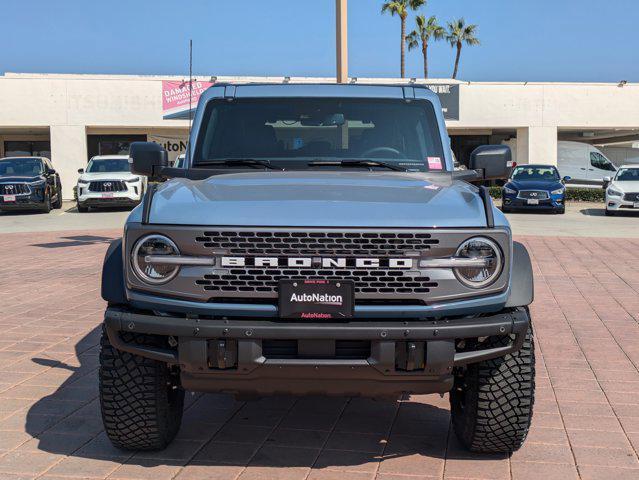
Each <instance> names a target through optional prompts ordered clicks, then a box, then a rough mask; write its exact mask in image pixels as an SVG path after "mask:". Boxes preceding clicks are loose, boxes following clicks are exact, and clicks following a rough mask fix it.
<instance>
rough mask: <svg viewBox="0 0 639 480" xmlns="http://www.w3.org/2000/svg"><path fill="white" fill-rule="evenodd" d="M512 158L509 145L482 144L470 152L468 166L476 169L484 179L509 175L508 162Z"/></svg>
mask: <svg viewBox="0 0 639 480" xmlns="http://www.w3.org/2000/svg"><path fill="white" fill-rule="evenodd" d="M511 160H512V154H511V152H510V147H509V146H507V145H482V146H481V147H477V148H476V149H475V150H473V153H471V154H470V163H469V165H468V168H470V169H471V170H476V171H477V173H478V174H479V175H480V177H481V178H482V179H484V180H494V179H499V178H506V177H508V163H509V162H510V161H511Z"/></svg>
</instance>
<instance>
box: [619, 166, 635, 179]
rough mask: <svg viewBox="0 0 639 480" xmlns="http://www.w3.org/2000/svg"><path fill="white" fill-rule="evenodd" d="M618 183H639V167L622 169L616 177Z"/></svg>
mask: <svg viewBox="0 0 639 480" xmlns="http://www.w3.org/2000/svg"><path fill="white" fill-rule="evenodd" d="M615 181H617V182H639V167H637V168H621V169H619V171H618V172H617V176H616V177H615Z"/></svg>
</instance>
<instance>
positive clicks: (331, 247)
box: [195, 230, 439, 256]
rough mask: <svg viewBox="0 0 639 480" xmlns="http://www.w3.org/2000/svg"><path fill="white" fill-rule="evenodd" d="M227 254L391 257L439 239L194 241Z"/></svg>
mask: <svg viewBox="0 0 639 480" xmlns="http://www.w3.org/2000/svg"><path fill="white" fill-rule="evenodd" d="M195 241H196V242H198V243H200V244H202V245H204V246H205V247H207V248H213V249H216V250H225V251H226V252H227V253H228V254H230V255H241V256H261V255H276V256H286V255H289V256H290V255H331V256H362V255H371V256H373V255H375V256H379V255H382V256H385V255H388V256H392V255H404V254H405V253H406V252H411V251H424V250H429V249H430V248H431V246H433V245H437V244H438V243H439V240H437V239H435V238H432V236H431V235H430V234H429V233H408V232H407V233H402V232H398V233H374V232H269V231H257V232H245V231H232V230H230V231H219V232H204V234H203V235H202V236H199V237H197V238H196V239H195Z"/></svg>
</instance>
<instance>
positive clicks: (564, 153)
mask: <svg viewBox="0 0 639 480" xmlns="http://www.w3.org/2000/svg"><path fill="white" fill-rule="evenodd" d="M557 168H558V169H559V172H560V174H561V176H562V177H565V176H568V177H570V178H571V180H570V183H571V184H576V185H594V186H597V187H600V186H602V185H603V183H604V177H614V176H615V172H616V171H617V167H615V166H614V165H613V164H612V162H611V161H610V160H608V158H607V157H606V156H605V155H604V154H603V153H601V150H599V149H598V148H596V147H593V146H592V145H590V144H588V143H581V142H565V141H560V142H557Z"/></svg>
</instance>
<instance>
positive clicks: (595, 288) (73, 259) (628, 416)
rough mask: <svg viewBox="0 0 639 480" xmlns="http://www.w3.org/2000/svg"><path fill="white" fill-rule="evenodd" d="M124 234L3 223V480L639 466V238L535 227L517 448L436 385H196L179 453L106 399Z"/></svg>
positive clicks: (616, 471)
mask: <svg viewBox="0 0 639 480" xmlns="http://www.w3.org/2000/svg"><path fill="white" fill-rule="evenodd" d="M116 235H118V232H115V231H108V232H101V233H97V234H96V233H92V234H91V235H88V234H86V233H76V234H74V233H69V232H65V233H58V234H55V233H46V234H3V235H0V478H2V479H5V478H6V479H31V478H46V479H63V478H69V477H71V478H109V479H153V480H162V479H165V478H166V479H173V478H175V479H180V480H186V479H235V478H239V479H253V478H262V479H266V478H279V479H298V478H299V479H314V480H319V479H325V480H328V479H355V480H359V479H371V478H377V479H382V480H400V479H402V480H411V479H413V480H414V479H418V478H447V479H448V478H451V479H452V478H485V479H491V480H492V479H502V478H504V479H508V478H514V479H532V478H535V479H536V478H540V479H544V480H552V479H561V480H566V479H572V478H583V479H593V478H604V479H606V480H610V479H626V478H628V479H629V478H633V479H639V461H638V458H637V452H638V450H639V395H638V394H639V372H638V370H637V369H638V366H639V325H638V322H639V256H638V255H637V252H639V240H637V239H635V240H623V239H614V240H611V239H592V238H589V239H585V238H554V237H526V238H522V239H520V240H523V241H524V242H525V243H526V244H527V246H528V247H529V250H530V251H531V253H532V256H533V261H534V270H535V276H536V300H535V303H534V305H533V307H532V314H533V318H534V325H535V329H536V332H535V333H536V338H537V354H538V357H537V358H538V365H537V371H538V377H537V401H536V404H535V413H534V418H533V422H532V429H531V432H530V437H529V439H528V441H527V442H526V444H525V446H524V447H523V448H522V449H521V450H520V451H519V452H517V453H515V454H514V455H512V457H510V458H507V457H506V456H478V455H473V454H469V453H467V452H465V451H464V450H463V449H461V448H460V446H459V445H458V443H457V442H456V440H455V437H454V435H453V434H452V431H451V429H450V421H449V420H450V418H449V410H448V400H447V398H440V397H439V396H435V395H432V396H417V397H413V398H411V399H410V400H406V401H401V402H387V403H384V402H374V401H368V400H361V399H348V398H333V399H324V398H321V399H318V398H305V399H299V400H296V399H293V398H276V399H265V400H261V401H258V402H255V403H242V402H236V401H235V400H233V399H232V398H230V397H227V396H224V395H192V394H189V395H188V405H187V408H186V412H185V417H184V424H183V426H182V429H181V431H180V433H179V436H178V438H177V440H176V441H175V442H174V443H173V444H172V445H171V446H170V447H169V448H168V449H167V450H165V451H163V452H159V453H138V454H131V453H128V452H122V451H119V450H116V449H115V448H113V447H112V446H111V445H110V444H109V442H108V440H107V439H106V438H105V436H104V433H103V431H102V424H101V420H100V415H99V408H98V401H97V399H96V397H97V376H96V369H97V363H98V362H97V355H98V345H97V344H98V331H99V330H98V324H99V323H100V319H101V315H102V311H103V303H102V301H101V300H100V298H99V270H100V265H101V261H102V256H103V254H104V251H105V249H106V246H107V242H108V241H109V240H110V239H111V238H113V237H115V236H116Z"/></svg>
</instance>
